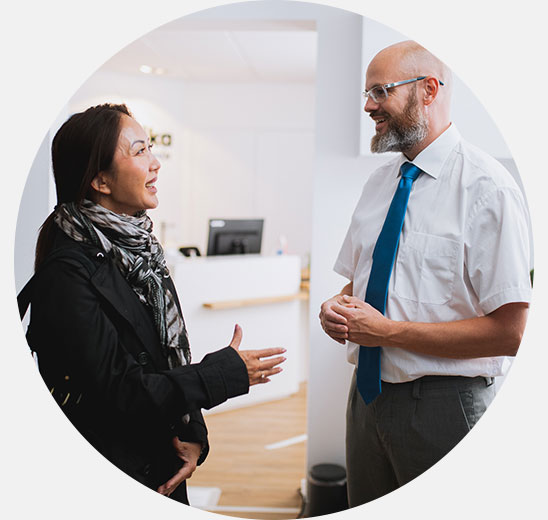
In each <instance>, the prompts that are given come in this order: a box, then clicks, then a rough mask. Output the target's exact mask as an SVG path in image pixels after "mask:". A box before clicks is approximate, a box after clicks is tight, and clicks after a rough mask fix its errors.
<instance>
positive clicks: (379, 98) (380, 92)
mask: <svg viewBox="0 0 548 520" xmlns="http://www.w3.org/2000/svg"><path fill="white" fill-rule="evenodd" d="M427 77H428V76H419V77H418V78H413V79H406V80H404V81H396V83H386V84H385V85H377V86H376V87H373V88H372V89H371V90H365V91H364V92H362V94H363V97H364V98H365V100H366V101H367V98H368V97H371V99H372V100H373V101H374V102H375V103H377V104H380V103H384V102H385V101H386V100H387V99H388V89H389V88H394V87H399V86H400V85H407V84H408V83H414V82H415V81H420V80H421V79H426V78H427ZM438 81H439V82H440V85H441V86H442V87H443V85H444V83H443V81H440V80H438Z"/></svg>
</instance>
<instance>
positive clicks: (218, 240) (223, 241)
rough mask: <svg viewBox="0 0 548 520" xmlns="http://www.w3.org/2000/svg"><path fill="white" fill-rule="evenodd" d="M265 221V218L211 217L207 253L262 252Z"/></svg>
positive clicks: (240, 253) (210, 254) (236, 253)
mask: <svg viewBox="0 0 548 520" xmlns="http://www.w3.org/2000/svg"><path fill="white" fill-rule="evenodd" d="M263 222H264V220H263V219H239V220H236V219H220V218H216V219H210V221H209V239H208V241H207V255H208V256H212V255H243V254H253V253H255V254H258V253H260V252H261V240H262V236H263Z"/></svg>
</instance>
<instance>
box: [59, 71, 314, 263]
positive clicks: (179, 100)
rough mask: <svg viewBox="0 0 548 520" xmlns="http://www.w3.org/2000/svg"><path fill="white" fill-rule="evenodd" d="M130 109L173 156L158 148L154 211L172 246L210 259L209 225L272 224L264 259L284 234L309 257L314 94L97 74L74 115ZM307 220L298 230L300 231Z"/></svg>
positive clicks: (297, 87) (306, 87)
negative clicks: (234, 221)
mask: <svg viewBox="0 0 548 520" xmlns="http://www.w3.org/2000/svg"><path fill="white" fill-rule="evenodd" d="M106 101H113V102H126V103H127V104H128V106H129V108H130V109H131V110H132V112H133V113H134V115H135V117H136V119H137V120H139V121H140V122H141V124H143V126H145V127H147V128H152V130H153V131H154V132H155V133H159V134H162V133H169V134H170V135H171V138H172V145H171V146H170V147H164V146H161V145H160V144H159V143H158V144H156V145H155V147H154V153H155V154H157V155H158V158H159V159H160V162H161V163H162V168H161V170H160V176H159V182H158V185H157V186H158V195H159V200H160V204H159V206H158V208H157V209H156V210H153V211H151V212H150V216H151V218H152V219H153V221H154V224H155V228H154V229H155V233H156V235H157V236H158V237H159V238H160V239H161V240H162V241H163V243H164V245H166V246H167V247H179V246H181V245H196V246H198V247H199V248H200V250H201V251H202V252H203V254H205V250H206V245H207V232H208V228H207V226H208V220H209V219H210V218H218V217H221V218H222V217H224V218H264V219H265V227H264V236H263V248H262V252H263V253H264V254H274V253H275V252H276V250H277V249H278V248H279V246H278V243H279V237H280V235H284V236H285V237H286V238H287V242H288V252H289V253H295V254H298V255H300V256H301V257H302V258H303V260H305V261H306V259H307V258H308V254H309V252H310V230H311V226H312V209H311V196H310V186H311V184H312V161H313V154H314V85H313V84H307V83H302V84H277V85H270V84H265V83H218V82H215V83H209V82H208V83H192V82H187V81H182V80H175V79H165V78H159V77H149V76H142V77H135V76H130V75H125V74H117V73H113V72H104V71H99V72H97V73H96V74H94V75H93V76H92V77H91V78H90V80H89V81H88V82H86V84H85V85H84V86H83V87H82V88H81V89H80V90H79V91H78V92H77V93H76V94H75V96H74V97H73V98H72V99H71V101H70V103H69V107H70V111H71V112H73V111H77V110H83V109H85V108H86V107H88V106H91V105H92V104H97V103H100V102H106ZM296 221H299V225H298V226H295V225H294V223H295V222H296Z"/></svg>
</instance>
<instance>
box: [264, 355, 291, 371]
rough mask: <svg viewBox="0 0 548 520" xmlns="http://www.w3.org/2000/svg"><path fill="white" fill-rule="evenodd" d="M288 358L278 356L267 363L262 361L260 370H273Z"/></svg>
mask: <svg viewBox="0 0 548 520" xmlns="http://www.w3.org/2000/svg"><path fill="white" fill-rule="evenodd" d="M285 359H286V358H284V357H282V356H278V357H275V358H270V359H267V360H265V361H261V362H260V363H259V367H258V370H270V369H271V368H273V367H275V366H276V365H279V364H280V363H283V362H284V361H285Z"/></svg>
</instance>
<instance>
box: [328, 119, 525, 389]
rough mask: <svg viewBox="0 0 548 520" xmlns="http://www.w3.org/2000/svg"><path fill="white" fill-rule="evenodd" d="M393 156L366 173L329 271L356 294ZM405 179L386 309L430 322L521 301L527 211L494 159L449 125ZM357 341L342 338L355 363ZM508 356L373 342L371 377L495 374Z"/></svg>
mask: <svg viewBox="0 0 548 520" xmlns="http://www.w3.org/2000/svg"><path fill="white" fill-rule="evenodd" d="M405 161H407V159H406V158H405V156H404V155H403V154H399V155H398V156H397V157H395V158H394V159H392V160H390V161H388V162H387V163H386V164H385V165H383V166H381V167H380V168H378V169H377V170H376V171H375V172H373V173H372V175H371V177H370V178H369V179H368V181H367V182H366V184H365V186H364V189H363V193H362V195H361V198H360V200H359V202H358V204H357V206H356V209H355V211H354V214H353V216H352V221H351V224H350V227H349V229H348V232H347V234H346V237H345V239H344V242H343V245H342V248H341V251H340V253H339V256H338V258H337V261H336V263H335V267H334V269H335V271H336V272H337V273H339V274H341V275H343V276H345V277H346V278H348V279H349V280H350V281H352V282H353V294H354V296H356V297H358V298H365V292H366V288H367V282H368V280H369V273H370V271H371V263H372V252H373V248H374V246H375V243H376V241H377V238H378V236H379V233H380V230H381V228H382V225H383V223H384V219H385V218H386V214H387V212H388V207H389V205H390V202H391V200H392V197H393V195H394V192H395V190H396V188H397V185H398V182H399V175H400V173H399V169H400V166H401V165H402V164H403V163H404V162H405ZM413 163H414V164H416V165H417V166H418V167H419V168H420V169H421V170H423V173H422V174H421V175H420V176H419V178H418V179H417V180H416V181H415V182H414V184H413V188H412V191H411V195H410V198H409V203H408V206H407V212H406V215H405V220H404V224H403V230H402V234H401V237H400V243H399V247H398V251H397V255H396V260H395V263H394V270H393V272H392V276H391V278H390V284H389V288H388V298H387V303H386V316H387V317H388V318H390V319H392V320H396V321H414V322H428V323H438V322H447V321H455V320H460V319H467V318H473V317H477V316H483V315H485V314H489V313H490V312H492V311H494V310H495V309H497V308H498V307H500V306H502V305H504V304H507V303H511V302H529V301H530V298H531V283H530V276H529V269H530V245H529V217H528V211H527V206H526V204H525V201H524V197H523V194H522V193H521V190H520V189H519V187H518V185H517V184H516V182H515V181H514V179H513V178H512V176H511V175H510V174H509V173H508V171H507V170H506V169H505V168H504V167H503V166H502V165H501V164H500V163H499V162H498V161H496V160H495V159H493V158H492V157H490V156H489V155H487V154H486V153H484V152H483V151H481V150H479V149H478V148H476V147H474V146H472V145H471V144H469V143H467V142H465V141H464V140H463V139H462V138H461V136H460V134H459V132H458V130H457V129H456V128H455V126H454V125H451V126H450V127H449V129H448V130H446V131H445V132H444V133H443V134H442V135H441V136H439V137H438V138H437V139H436V140H435V141H434V142H433V143H431V144H430V145H429V146H428V147H427V148H425V149H424V150H423V151H422V152H421V153H420V154H419V155H417V157H416V158H415V160H414V161H413ZM358 350H359V345H356V344H355V343H350V342H349V343H348V360H349V361H350V362H351V363H354V364H356V365H357V362H358V361H357V360H358ZM510 361H511V358H506V357H492V358H477V359H448V358H441V357H435V356H429V355H424V354H417V353H414V352H410V351H408V350H404V349H400V348H393V347H389V348H383V349H382V354H381V378H382V379H383V380H384V381H388V382H391V383H398V382H404V381H410V380H413V379H416V378H418V377H421V376H423V375H462V376H470V377H474V376H486V377H488V376H499V375H503V374H504V373H505V371H506V370H507V367H508V366H509V365H510Z"/></svg>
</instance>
